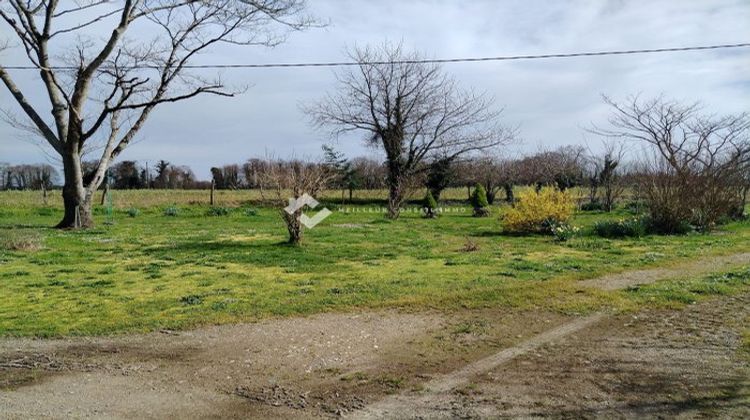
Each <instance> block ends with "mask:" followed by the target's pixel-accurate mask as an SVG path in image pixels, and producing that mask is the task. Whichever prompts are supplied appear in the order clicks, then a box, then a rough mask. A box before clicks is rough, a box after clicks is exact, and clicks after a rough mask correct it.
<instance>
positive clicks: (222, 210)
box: [206, 207, 230, 216]
mask: <svg viewBox="0 0 750 420" xmlns="http://www.w3.org/2000/svg"><path fill="white" fill-rule="evenodd" d="M229 213H230V211H229V209H228V208H226V207H210V208H209V209H208V210H206V216H228V215H229Z"/></svg>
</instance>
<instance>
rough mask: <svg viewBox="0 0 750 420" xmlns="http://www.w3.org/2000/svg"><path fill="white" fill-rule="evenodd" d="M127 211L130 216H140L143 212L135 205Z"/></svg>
mask: <svg viewBox="0 0 750 420" xmlns="http://www.w3.org/2000/svg"><path fill="white" fill-rule="evenodd" d="M127 213H128V216H130V217H138V215H139V214H141V211H140V210H138V209H137V208H135V207H131V208H129V209H128V210H127Z"/></svg>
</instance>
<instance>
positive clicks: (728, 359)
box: [0, 257, 750, 418]
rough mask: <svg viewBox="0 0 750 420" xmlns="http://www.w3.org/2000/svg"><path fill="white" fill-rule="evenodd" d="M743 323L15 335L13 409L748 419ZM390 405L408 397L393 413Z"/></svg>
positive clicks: (321, 319)
mask: <svg viewBox="0 0 750 420" xmlns="http://www.w3.org/2000/svg"><path fill="white" fill-rule="evenodd" d="M742 258H744V257H742ZM746 262H747V259H746V258H744V259H742V260H740V261H736V260H732V261H731V263H746ZM725 264H729V262H727V261H724V262H722V263H721V264H720V265H722V266H723V265H725ZM699 265H700V266H703V264H699ZM716 267H717V268H721V267H718V266H716ZM680 274H685V272H684V271H681V272H680ZM658 278H663V277H659V276H652V277H650V278H649V281H652V280H653V279H658ZM584 319H585V318H584ZM743 322H744V323H747V322H750V294H746V295H743V296H739V297H736V298H724V299H722V300H716V301H712V302H707V303H705V304H700V305H693V306H691V307H690V308H688V309H687V310H685V311H680V312H654V311H651V312H643V313H640V314H637V315H635V316H633V315H622V316H615V317H608V318H606V317H604V318H602V319H595V320H593V321H591V322H589V323H588V324H587V325H583V326H582V327H581V328H578V329H574V330H571V331H567V333H568V334H558V335H552V336H551V337H549V338H550V339H548V340H541V341H539V340H538V337H540V336H543V335H544V334H543V333H545V332H549V331H550V330H552V331H555V330H556V329H558V330H560V329H562V330H565V328H566V327H565V326H566V325H572V324H576V323H577V324H580V323H581V321H580V319H579V318H573V317H564V316H561V315H559V314H554V313H545V312H534V313H519V312H514V313H513V312H503V311H497V310H486V311H474V312H465V313H461V314H453V315H444V314H437V313H427V314H408V313H398V312H392V311H388V312H377V313H366V314H359V315H351V314H349V315H347V314H323V315H318V316H313V317H309V318H303V319H287V320H273V321H267V322H262V323H258V324H245V325H235V326H221V327H209V328H203V329H199V330H194V331H188V332H181V333H178V334H175V333H172V332H160V333H153V334H146V335H134V336H123V337H115V338H95V339H81V338H79V339H65V340H28V339H2V340H0V389H2V390H0V417H3V418H39V417H53V418H67V417H78V418H80V417H98V418H112V417H120V418H122V417H138V418H207V417H225V418H226V417H235V418H247V417H249V416H253V417H256V416H264V417H276V418H279V417H291V416H294V417H327V416H336V415H342V414H344V415H350V416H353V417H363V416H365V414H368V413H370V414H372V413H375V414H380V415H382V416H386V417H428V418H429V417H494V416H506V415H510V416H524V417H527V416H531V417H537V416H551V417H589V416H606V417H612V416H614V417H622V416H640V415H649V416H656V415H668V416H673V415H676V414H680V415H684V416H688V417H693V416H696V415H700V414H703V415H708V416H715V415H717V414H720V415H722V416H729V417H738V418H742V417H745V418H747V417H750V411H749V410H748V406H749V404H748V402H750V388H748V387H749V386H750V385H749V384H748V378H749V377H750V368H749V367H748V357H747V355H746V354H742V353H740V352H739V350H738V349H739V346H740V344H739V343H740V341H739V340H740V338H739V333H738V330H739V328H740V326H742V325H743ZM584 327H585V328H584ZM540 334H541V335H540ZM534 340H537V344H536V345H534V346H529V345H528V343H529V342H533V341H534ZM524 346H525V347H524ZM514 349H515V350H514ZM518 349H521V350H523V351H518ZM502 354H506V356H507V357H505V356H501V355H502ZM504 357H505V358H504ZM487 361H491V362H492V363H487ZM482 363H484V364H482ZM384 401H385V402H388V401H407V402H408V404H406V405H405V406H403V405H396V406H393V407H397V408H398V411H396V412H393V411H389V410H388V408H389V406H388V404H387V403H386V404H385V405H383V404H384V403H383V402H384ZM378 407H380V408H381V409H382V408H384V407H385V410H381V411H377V410H373V408H378ZM393 407H391V408H393ZM376 417H377V416H376Z"/></svg>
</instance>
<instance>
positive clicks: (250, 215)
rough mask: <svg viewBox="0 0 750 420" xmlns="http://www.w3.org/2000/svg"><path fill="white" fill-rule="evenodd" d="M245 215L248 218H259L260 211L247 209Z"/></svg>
mask: <svg viewBox="0 0 750 420" xmlns="http://www.w3.org/2000/svg"><path fill="white" fill-rule="evenodd" d="M244 213H245V216H248V217H253V216H257V215H258V209H255V208H252V207H249V208H246V209H245V211H244Z"/></svg>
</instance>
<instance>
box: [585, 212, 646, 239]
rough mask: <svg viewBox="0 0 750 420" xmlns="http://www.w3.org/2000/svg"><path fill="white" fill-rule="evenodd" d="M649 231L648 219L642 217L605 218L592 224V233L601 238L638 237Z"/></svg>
mask: <svg viewBox="0 0 750 420" xmlns="http://www.w3.org/2000/svg"><path fill="white" fill-rule="evenodd" d="M648 231H649V226H648V220H647V219H645V218H643V217H632V218H630V219H620V220H605V221H600V222H596V223H595V224H594V233H596V234H597V235H598V236H601V237H603V238H640V237H643V236H646V234H647V233H648Z"/></svg>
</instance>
